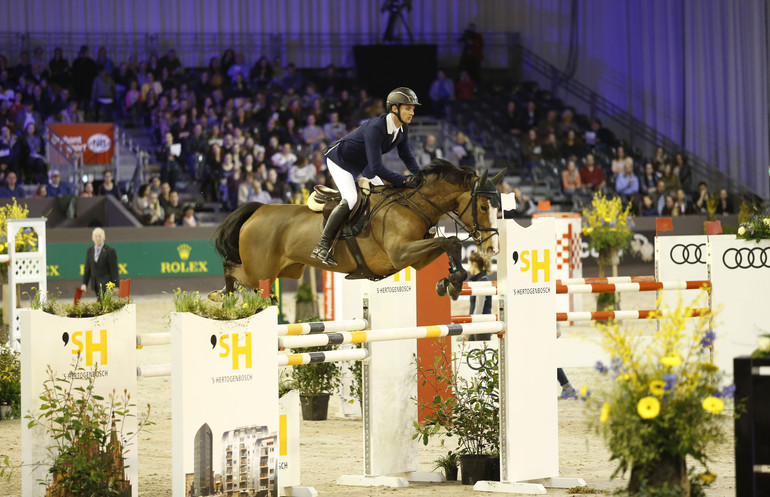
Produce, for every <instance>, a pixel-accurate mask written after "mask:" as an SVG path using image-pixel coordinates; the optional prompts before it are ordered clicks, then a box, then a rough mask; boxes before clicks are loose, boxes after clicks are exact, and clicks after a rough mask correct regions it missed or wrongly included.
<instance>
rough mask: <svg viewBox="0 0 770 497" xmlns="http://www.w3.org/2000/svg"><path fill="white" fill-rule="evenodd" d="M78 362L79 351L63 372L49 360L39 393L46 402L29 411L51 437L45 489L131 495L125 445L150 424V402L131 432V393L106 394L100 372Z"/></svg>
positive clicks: (68, 495) (71, 494)
mask: <svg viewBox="0 0 770 497" xmlns="http://www.w3.org/2000/svg"><path fill="white" fill-rule="evenodd" d="M80 363H81V356H80V355H78V356H77V359H76V360H75V365H74V367H73V370H72V371H71V372H70V373H69V374H66V375H63V376H59V375H57V374H56V373H55V372H54V370H53V369H51V367H50V366H49V367H48V370H47V376H48V378H47V379H46V380H45V382H44V383H43V392H42V393H41V394H40V399H41V400H42V401H43V404H42V405H41V406H40V408H39V409H38V411H37V412H36V413H35V414H29V415H27V416H26V418H27V419H28V420H29V426H30V427H31V428H32V427H41V428H42V429H43V430H44V431H45V432H46V433H47V434H48V436H49V437H50V441H51V442H50V443H51V445H50V446H49V447H48V455H49V457H48V459H49V461H48V462H49V463H50V467H49V469H48V478H47V479H46V480H47V481H46V495H55V496H58V497H75V496H77V495H115V496H119V497H130V496H131V493H132V490H131V481H130V480H129V477H128V475H127V473H126V459H127V457H126V451H127V446H128V445H129V444H131V443H132V442H133V440H134V438H135V437H136V436H137V434H138V433H139V432H140V431H141V430H142V428H144V427H145V426H147V425H149V424H152V423H151V422H150V421H149V415H150V406H149V404H148V405H147V411H146V412H145V413H143V414H142V415H141V416H140V419H139V423H138V424H136V423H134V424H136V425H137V426H138V428H137V430H136V431H134V432H127V431H126V427H128V426H131V424H130V423H126V421H127V419H129V418H132V417H134V416H135V414H134V411H135V409H134V408H135V405H134V404H132V403H131V402H130V397H129V394H128V393H127V392H123V394H122V395H119V394H116V393H115V392H114V391H113V392H112V395H111V396H110V397H109V399H108V400H105V398H104V397H102V396H100V395H98V394H97V393H96V391H95V386H94V383H95V381H96V378H97V376H98V375H96V374H88V373H89V372H90V371H86V369H85V368H83V367H81V365H80ZM84 376H85V378H84Z"/></svg>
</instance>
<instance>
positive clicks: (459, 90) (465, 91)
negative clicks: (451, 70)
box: [455, 71, 476, 100]
mask: <svg viewBox="0 0 770 497" xmlns="http://www.w3.org/2000/svg"><path fill="white" fill-rule="evenodd" d="M475 91H476V85H475V84H474V83H473V80H472V79H471V77H470V76H469V75H468V71H463V72H461V73H460V79H459V80H458V81H457V85H456V86H455V94H456V95H457V100H470V99H472V98H473V92H475Z"/></svg>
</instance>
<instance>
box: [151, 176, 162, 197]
mask: <svg viewBox="0 0 770 497" xmlns="http://www.w3.org/2000/svg"><path fill="white" fill-rule="evenodd" d="M161 185H162V183H161V181H160V177H159V176H158V175H153V176H151V177H150V193H154V194H156V195H160V188H161Z"/></svg>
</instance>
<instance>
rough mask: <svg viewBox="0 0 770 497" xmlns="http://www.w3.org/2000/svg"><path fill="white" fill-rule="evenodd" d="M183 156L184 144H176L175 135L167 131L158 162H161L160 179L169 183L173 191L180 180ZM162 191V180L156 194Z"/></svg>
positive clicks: (159, 151)
mask: <svg viewBox="0 0 770 497" xmlns="http://www.w3.org/2000/svg"><path fill="white" fill-rule="evenodd" d="M181 155H182V144H181V143H174V135H173V134H172V133H171V132H170V131H167V132H166V133H165V135H164V139H163V143H162V144H161V145H160V146H159V147H158V153H157V156H158V161H160V179H162V180H163V181H166V182H168V184H169V185H170V186H171V189H172V190H173V189H174V188H175V187H176V182H177V179H178V178H179V169H180V168H179V160H180V159H179V158H180V156H181ZM159 191H160V180H159V181H158V184H157V187H156V193H157V192H159Z"/></svg>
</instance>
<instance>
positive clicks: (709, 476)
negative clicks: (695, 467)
mask: <svg viewBox="0 0 770 497" xmlns="http://www.w3.org/2000/svg"><path fill="white" fill-rule="evenodd" d="M700 479H701V481H703V482H704V483H711V482H712V481H714V480H716V479H717V475H716V473H712V472H711V471H708V472H706V473H702V474H701V475H700Z"/></svg>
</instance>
